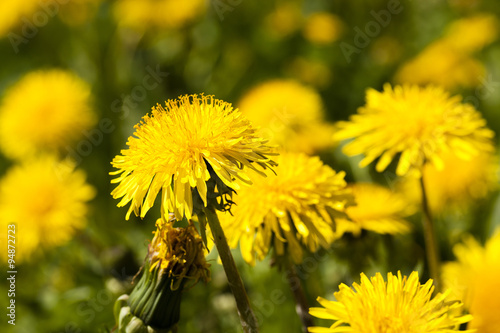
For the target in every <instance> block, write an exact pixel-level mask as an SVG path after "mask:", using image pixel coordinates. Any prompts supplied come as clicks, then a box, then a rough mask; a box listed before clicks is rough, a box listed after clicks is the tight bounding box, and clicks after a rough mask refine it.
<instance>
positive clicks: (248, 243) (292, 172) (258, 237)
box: [220, 153, 352, 264]
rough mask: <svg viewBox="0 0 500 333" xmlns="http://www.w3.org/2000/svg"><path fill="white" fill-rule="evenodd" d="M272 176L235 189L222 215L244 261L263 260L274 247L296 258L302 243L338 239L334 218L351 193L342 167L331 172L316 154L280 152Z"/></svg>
mask: <svg viewBox="0 0 500 333" xmlns="http://www.w3.org/2000/svg"><path fill="white" fill-rule="evenodd" d="M276 161H277V162H278V167H276V170H275V171H276V175H269V176H268V177H267V178H259V179H256V180H255V182H254V185H253V186H252V187H250V188H244V189H241V190H240V191H238V195H237V196H235V197H234V198H233V200H234V201H235V205H234V206H233V207H232V209H231V213H232V216H231V215H230V214H220V219H221V224H222V226H223V228H224V232H225V233H226V236H227V238H228V241H229V243H230V245H231V246H232V247H236V246H237V244H238V241H239V243H240V249H241V253H242V255H243V258H244V259H245V261H247V262H248V263H250V264H254V263H255V258H257V259H259V260H262V259H263V258H264V257H265V256H266V255H267V254H268V252H269V250H270V249H271V248H272V247H274V250H275V251H276V255H277V256H282V255H285V254H288V255H290V256H291V258H292V259H293V261H294V262H296V263H300V262H301V261H302V257H303V247H305V248H307V249H308V250H309V251H312V252H314V251H316V250H317V249H318V248H319V247H320V246H322V247H324V248H328V247H329V246H330V243H331V242H332V241H333V240H335V239H336V238H337V236H336V235H335V219H336V218H339V217H345V215H344V213H343V211H344V209H345V207H346V206H347V205H349V204H352V196H351V195H350V192H349V190H348V189H347V184H346V182H345V180H344V176H345V173H344V172H338V173H337V172H335V171H334V170H333V169H332V168H330V167H329V166H327V165H324V164H323V163H322V162H321V160H320V159H319V158H318V157H309V156H306V155H304V154H301V153H284V154H281V155H280V156H278V157H277V159H276Z"/></svg>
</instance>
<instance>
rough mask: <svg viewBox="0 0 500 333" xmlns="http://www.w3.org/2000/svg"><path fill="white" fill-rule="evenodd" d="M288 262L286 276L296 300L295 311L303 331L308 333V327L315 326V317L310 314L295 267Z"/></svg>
mask: <svg viewBox="0 0 500 333" xmlns="http://www.w3.org/2000/svg"><path fill="white" fill-rule="evenodd" d="M286 262H287V264H286V265H287V270H286V272H285V274H286V278H287V280H288V284H289V285H290V290H291V291H292V294H293V297H294V299H295V310H296V311H297V315H298V316H299V318H300V321H301V322H302V331H303V332H305V333H307V332H308V327H311V326H314V321H313V317H312V316H311V315H310V314H309V302H308V301H307V297H306V293H305V292H304V288H303V287H302V281H301V279H300V277H299V276H298V274H297V270H296V269H295V265H294V264H293V263H291V262H290V261H289V260H286Z"/></svg>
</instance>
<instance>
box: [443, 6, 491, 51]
mask: <svg viewBox="0 0 500 333" xmlns="http://www.w3.org/2000/svg"><path fill="white" fill-rule="evenodd" d="M498 28H499V23H498V19H497V17H496V16H495V15H492V14H476V15H474V16H471V17H466V18H463V19H460V20H456V21H454V22H452V23H451V24H450V25H449V26H448V28H447V32H446V34H445V36H444V40H445V41H446V42H447V43H449V45H450V47H451V48H453V49H454V50H455V51H460V52H465V53H473V52H477V51H480V50H481V49H482V48H483V47H485V46H486V45H489V44H491V43H493V42H494V41H495V40H496V39H497V37H498Z"/></svg>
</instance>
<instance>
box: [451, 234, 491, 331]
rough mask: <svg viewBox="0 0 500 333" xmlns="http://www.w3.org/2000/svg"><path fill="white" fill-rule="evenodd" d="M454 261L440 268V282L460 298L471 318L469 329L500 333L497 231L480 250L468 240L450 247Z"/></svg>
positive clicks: (469, 238)
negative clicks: (454, 256) (441, 278)
mask: <svg viewBox="0 0 500 333" xmlns="http://www.w3.org/2000/svg"><path fill="white" fill-rule="evenodd" d="M453 252H454V253H455V255H456V257H457V261H456V262H450V263H447V264H445V265H444V266H443V281H444V283H445V285H446V287H448V288H451V290H453V292H454V293H455V295H454V296H456V297H458V298H460V299H463V301H464V304H465V307H466V308H467V309H468V310H469V312H470V313H471V314H472V316H473V319H472V321H471V322H470V324H469V326H468V328H471V329H477V332H481V333H497V332H500V317H499V316H498V313H500V297H499V294H498V291H499V290H500V232H496V233H495V235H494V236H492V237H491V238H490V239H489V240H488V241H487V242H486V245H485V246H484V247H483V246H481V245H480V244H479V243H478V242H477V241H476V240H475V239H474V238H472V237H468V238H466V239H465V242H464V243H463V244H457V245H455V247H454V248H453Z"/></svg>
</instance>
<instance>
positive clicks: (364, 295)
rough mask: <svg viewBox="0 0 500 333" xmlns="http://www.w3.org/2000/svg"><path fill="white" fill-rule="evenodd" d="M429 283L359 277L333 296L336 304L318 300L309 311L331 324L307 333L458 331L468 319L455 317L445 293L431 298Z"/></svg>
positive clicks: (454, 304) (395, 277)
mask: <svg viewBox="0 0 500 333" xmlns="http://www.w3.org/2000/svg"><path fill="white" fill-rule="evenodd" d="M433 291H434V286H433V285H432V280H429V281H427V282H426V283H425V284H423V285H422V284H420V282H419V278H418V273H417V272H412V273H411V274H410V276H409V277H406V276H404V277H403V276H401V272H398V274H397V275H393V274H392V273H388V274H387V282H386V281H384V278H383V276H382V275H381V274H380V273H377V274H376V275H375V276H374V277H372V278H370V279H368V277H367V276H366V275H365V274H363V273H361V283H360V284H357V283H354V284H353V288H350V287H349V286H347V285H345V284H341V285H340V286H339V291H338V292H336V293H334V295H335V298H336V300H337V301H333V302H332V301H328V300H326V299H324V298H322V297H319V298H318V301H319V303H320V304H321V305H322V306H323V307H322V308H311V309H310V313H311V314H312V315H313V316H315V317H318V318H323V319H331V320H335V323H334V324H333V325H332V326H330V327H310V328H309V332H316V333H326V332H339V333H340V332H356V333H437V332H454V331H458V328H459V326H460V324H462V323H465V322H468V321H470V319H471V316H470V315H464V316H462V315H461V314H456V310H457V309H460V308H461V307H462V303H460V302H459V301H450V300H449V299H448V294H449V292H445V293H444V294H441V293H438V294H437V295H435V296H434V297H432V293H433Z"/></svg>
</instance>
